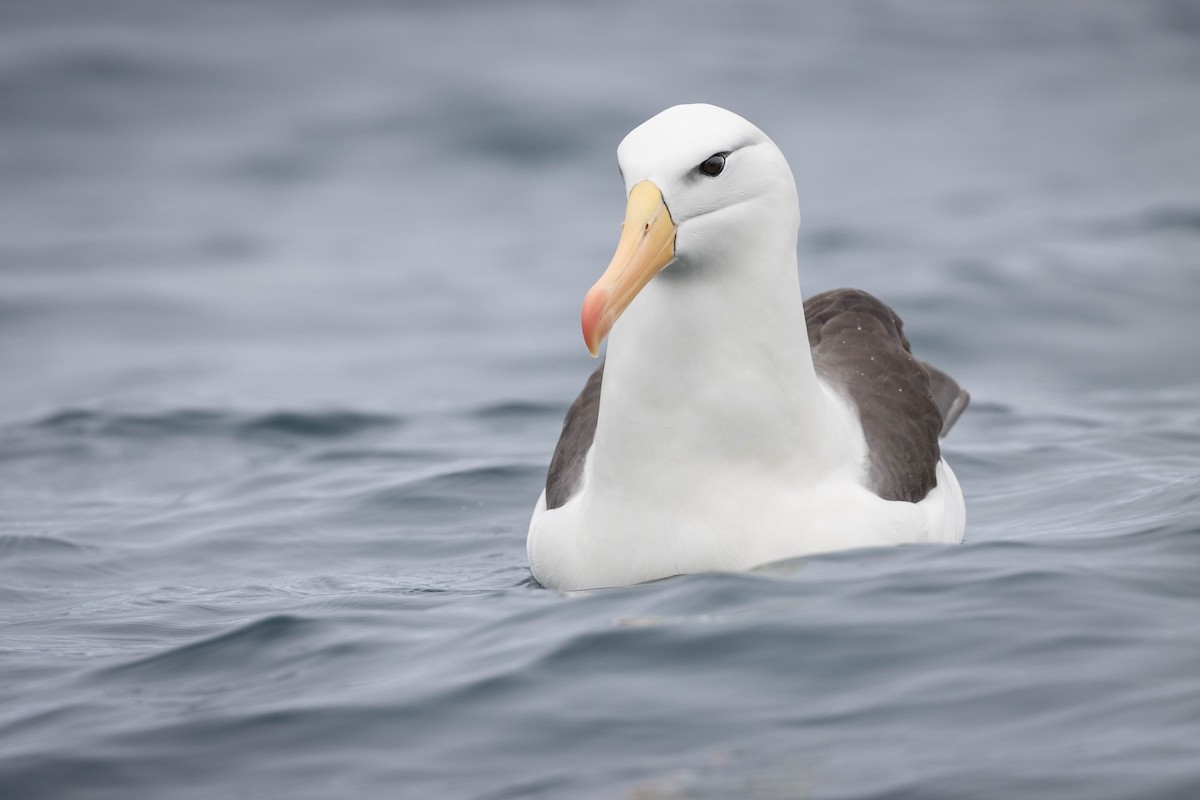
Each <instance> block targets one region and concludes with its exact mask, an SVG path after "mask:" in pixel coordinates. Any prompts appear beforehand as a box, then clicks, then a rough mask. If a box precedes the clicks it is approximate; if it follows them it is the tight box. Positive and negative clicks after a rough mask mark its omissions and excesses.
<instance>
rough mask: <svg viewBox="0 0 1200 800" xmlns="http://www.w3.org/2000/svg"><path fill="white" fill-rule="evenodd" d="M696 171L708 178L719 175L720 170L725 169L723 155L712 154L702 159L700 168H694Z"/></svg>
mask: <svg viewBox="0 0 1200 800" xmlns="http://www.w3.org/2000/svg"><path fill="white" fill-rule="evenodd" d="M696 169H698V170H700V171H701V172H703V173H704V174H705V175H707V176H709V177H710V178H715V177H717V176H718V175H720V174H721V170H723V169H725V154H724V153H714V154H713V155H711V156H709V157H708V158H706V159H704V162H703V163H702V164H701V165H700V166H698V167H696Z"/></svg>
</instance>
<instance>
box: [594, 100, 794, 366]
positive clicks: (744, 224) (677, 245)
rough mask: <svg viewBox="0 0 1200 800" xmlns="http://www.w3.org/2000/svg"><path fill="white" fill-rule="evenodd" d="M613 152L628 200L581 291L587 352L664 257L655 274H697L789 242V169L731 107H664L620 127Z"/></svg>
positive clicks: (710, 273) (711, 273)
mask: <svg viewBox="0 0 1200 800" xmlns="http://www.w3.org/2000/svg"><path fill="white" fill-rule="evenodd" d="M617 161H618V163H619V165H620V168H621V174H622V176H623V177H624V179H625V190H626V193H627V195H628V197H629V202H628V206H627V208H626V214H625V224H624V227H623V230H622V234H621V241H620V243H619V244H618V246H617V252H616V255H614V256H613V260H612V262H611V263H610V264H609V267H608V269H607V270H606V271H605V273H604V275H603V277H601V278H600V280H599V281H598V282H597V283H596V285H595V286H593V287H592V290H591V291H590V292H588V295H587V298H585V300H584V305H583V332H584V340H585V341H586V342H587V345H588V349H589V350H591V351H592V354H593V355H595V354H596V352H597V351H598V350H599V346H600V342H601V340H603V338H604V337H605V335H607V333H608V331H609V330H610V329H611V328H612V325H613V323H615V322H616V320H617V317H619V316H620V315H621V313H622V312H623V311H624V310H625V308H626V307H628V305H629V303H630V302H632V300H633V298H634V297H635V296H636V295H637V293H638V292H639V291H641V290H642V288H643V287H645V286H646V284H647V283H649V282H650V281H651V280H652V279H653V278H654V277H655V276H656V275H658V274H659V272H661V271H663V270H664V269H666V268H667V267H670V269H669V270H668V271H667V273H666V274H664V275H663V278H668V276H670V278H672V279H674V278H675V277H678V278H679V279H689V278H690V279H697V280H703V279H706V278H712V277H718V276H722V272H721V271H722V268H723V267H725V266H726V265H728V264H731V263H741V264H747V263H750V264H760V263H761V264H763V265H766V266H764V268H767V266H769V265H774V264H777V263H778V260H777V259H771V258H764V259H755V258H750V259H747V258H746V257H745V256H746V254H755V253H764V252H767V253H773V252H776V251H780V250H783V251H786V252H790V253H794V252H795V241H796V229H797V227H798V226H799V223H800V211H799V207H798V203H797V200H796V184H795V181H794V179H793V178H792V172H791V170H790V169H789V168H788V165H787V161H786V160H785V159H784V157H783V153H781V152H780V151H779V148H778V147H776V146H775V143H774V142H772V141H771V140H770V139H769V138H768V137H767V135H766V134H764V133H763V132H762V131H760V130H759V129H758V128H756V127H755V126H753V125H751V124H750V123H749V122H747V121H746V120H744V119H742V118H741V117H739V116H738V115H737V114H734V113H732V112H730V111H726V110H725V109H723V108H718V107H716V106H711V105H705V104H695V105H681V106H674V107H672V108H668V109H667V110H666V111H663V112H662V113H660V114H658V115H657V116H654V117H652V118H650V119H649V120H647V121H646V122H644V123H642V124H641V125H639V126H638V127H637V128H635V129H634V130H633V131H631V132H630V133H629V135H627V136H626V137H625V139H624V141H622V142H621V145H620V147H618V148H617ZM735 254H739V255H740V256H741V257H740V258H736V257H735ZM790 269H792V270H793V271H794V266H792V267H790ZM725 277H728V276H725ZM742 277H751V276H742Z"/></svg>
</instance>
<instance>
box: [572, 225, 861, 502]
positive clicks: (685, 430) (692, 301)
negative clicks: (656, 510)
mask: <svg viewBox="0 0 1200 800" xmlns="http://www.w3.org/2000/svg"><path fill="white" fill-rule="evenodd" d="M786 238H787V239H788V240H787V241H777V242H774V243H770V242H765V241H764V240H762V239H759V240H758V241H757V242H755V243H754V244H753V245H751V246H750V247H749V252H746V250H747V242H744V241H743V242H739V243H738V248H739V250H741V251H742V253H743V255H741V256H740V257H739V258H738V263H736V264H735V263H728V264H720V263H712V262H709V263H706V264H704V265H696V264H688V263H679V264H674V265H672V266H671V267H668V268H667V270H666V271H664V272H663V273H662V274H660V275H659V276H658V277H657V278H656V279H655V280H653V281H651V283H650V284H649V285H647V286H646V288H645V289H643V290H642V293H641V294H640V295H639V296H638V297H637V298H636V299H635V300H634V302H633V304H632V305H630V307H629V309H628V310H627V311H626V312H625V314H624V315H623V316H622V317H621V319H620V320H619V321H618V322H617V325H616V326H615V327H614V329H613V331H612V333H611V335H610V337H609V344H608V361H607V365H606V367H605V373H604V384H603V389H602V398H601V403H600V416H599V420H598V423H597V428H596V436H595V440H594V445H593V450H592V453H591V457H590V461H591V467H592V478H593V481H594V483H593V486H594V487H595V488H596V489H598V490H600V489H603V488H604V487H606V486H628V485H629V484H630V481H634V482H642V485H645V486H659V487H664V483H666V484H669V483H671V482H673V480H678V481H687V480H689V473H690V471H691V470H690V467H692V466H696V467H697V468H701V465H703V464H705V463H717V464H722V465H729V466H730V467H731V468H734V469H737V468H739V465H741V466H742V467H744V466H746V465H750V466H751V468H754V467H761V468H765V469H773V468H780V467H784V466H787V467H789V468H790V469H791V470H796V469H800V470H801V471H802V472H806V473H807V472H816V471H817V470H819V469H820V468H821V465H822V464H824V463H827V462H828V460H829V458H830V453H831V452H834V451H836V450H837V449H838V448H842V447H845V440H846V437H847V436H849V435H850V434H849V432H848V431H846V430H844V427H845V425H846V420H845V419H843V418H842V417H843V415H841V414H840V413H839V411H838V408H837V404H836V403H833V402H831V398H830V397H829V395H828V394H827V392H826V390H825V389H824V387H823V386H822V385H821V384H820V383H819V382H818V379H817V377H816V375H815V373H814V371H813V363H812V354H811V352H810V349H809V344H808V336H807V331H806V327H805V322H804V310H803V300H802V298H801V294H800V285H799V279H798V278H797V274H796V256H795V237H794V234H793V235H792V236H791V237H786ZM755 259H757V260H758V261H755ZM695 268H701V269H704V270H705V272H704V273H703V274H701V273H695V274H687V273H685V272H683V270H688V269H695ZM673 269H675V270H680V272H679V273H677V274H672V273H671V270H673ZM806 462H807V465H808V466H807V467H806ZM631 470H633V471H635V472H637V473H640V474H630V472H631Z"/></svg>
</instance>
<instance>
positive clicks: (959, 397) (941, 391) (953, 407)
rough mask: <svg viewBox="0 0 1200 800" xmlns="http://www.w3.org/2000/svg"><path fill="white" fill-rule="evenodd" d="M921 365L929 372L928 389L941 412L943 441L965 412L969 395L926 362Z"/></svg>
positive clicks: (954, 381)
mask: <svg viewBox="0 0 1200 800" xmlns="http://www.w3.org/2000/svg"><path fill="white" fill-rule="evenodd" d="M921 363H922V364H924V365H925V369H927V370H929V388H930V389H931V390H932V391H933V399H934V401H935V402H936V403H937V404H938V409H940V410H941V412H942V432H941V437H942V438H943V439H945V438H946V434H947V433H949V432H950V429H951V428H953V427H954V423H955V421H956V420H957V419H958V418H959V417H960V416H962V412H964V411H966V410H967V404H968V403H970V402H971V395H970V394H969V393H968V392H967V390H966V389H964V388H962V387H961V386H959V385H958V381H956V380H954V378H951V377H950V376H949V375H947V374H946V373H944V372H942V371H941V370H940V369H938V368H937V367H935V366H933V365H932V364H930V363H929V362H928V361H922V362H921Z"/></svg>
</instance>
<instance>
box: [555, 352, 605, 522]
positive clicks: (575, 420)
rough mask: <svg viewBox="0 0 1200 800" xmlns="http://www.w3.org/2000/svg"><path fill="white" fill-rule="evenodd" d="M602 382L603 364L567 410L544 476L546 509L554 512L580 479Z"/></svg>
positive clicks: (590, 442)
mask: <svg viewBox="0 0 1200 800" xmlns="http://www.w3.org/2000/svg"><path fill="white" fill-rule="evenodd" d="M603 381H604V362H603V361H601V362H600V366H598V367H596V371H595V372H593V373H592V375H591V377H590V378H588V379H587V383H585V384H584V385H583V391H582V392H580V393H579V397H576V398H575V402H574V403H572V404H571V407H570V408H569V409H567V416H566V418H565V419H564V420H563V427H562V434H561V435H560V436H559V437H558V445H557V446H556V447H555V448H554V457H553V458H551V459H550V471H549V472H548V473H547V474H546V508H547V510H549V509H551V508H558V507H559V506H561V505H563V504H564V503H566V502H567V501H568V500H570V499H571V495H573V494H575V491H576V490H577V489H578V488H579V484H580V482H581V480H582V478H583V462H584V460H585V459H586V458H587V454H588V450H590V449H591V447H592V439H593V438H594V437H595V435H596V420H597V419H598V418H599V416H600V384H601V383H602V382H603Z"/></svg>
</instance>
